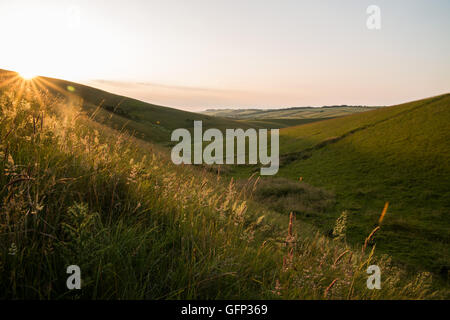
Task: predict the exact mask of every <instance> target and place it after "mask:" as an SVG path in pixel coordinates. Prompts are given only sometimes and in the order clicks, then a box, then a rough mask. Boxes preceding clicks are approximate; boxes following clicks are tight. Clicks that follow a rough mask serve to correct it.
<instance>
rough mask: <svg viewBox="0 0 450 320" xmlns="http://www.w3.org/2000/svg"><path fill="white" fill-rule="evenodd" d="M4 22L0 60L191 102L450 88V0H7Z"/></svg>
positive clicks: (408, 93)
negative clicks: (371, 9) (377, 17)
mask: <svg viewBox="0 0 450 320" xmlns="http://www.w3.org/2000/svg"><path fill="white" fill-rule="evenodd" d="M372 4H375V5H377V6H379V7H380V9H381V29H380V30H369V29H368V28H367V26H366V20H367V18H368V14H367V13H366V9H367V7H368V6H369V5H372ZM0 30H2V40H1V41H2V50H0V68H4V69H10V70H14V71H18V72H23V73H25V72H26V73H27V74H29V73H34V74H39V75H44V76H50V77H57V78H62V79H66V80H72V81H78V82H82V83H85V84H89V85H93V86H95V87H98V88H101V89H105V90H108V91H112V92H114V93H118V94H123V95H127V96H132V97H135V98H138V99H141V100H144V101H147V102H152V103H156V104H162V105H167V106H172V107H176V108H181V109H185V110H192V111H200V110H205V109H208V108H241V107H244V108H252V107H256V108H285V107H297V106H322V105H341V104H347V105H392V104H397V103H401V102H406V101H410V100H415V99H420V98H423V97H427V96H433V95H438V94H442V93H445V92H448V91H450V90H449V88H450V59H449V52H450V41H449V40H448V39H449V38H450V35H449V32H450V1H448V0H433V1H425V0H423V1H421V0H397V1H388V0H377V1H365V0H353V1H351V0H348V1H335V0H329V1H300V0H292V1H288V0H285V1H262V0H240V1H238V0H235V1H234V0H227V1H225V0H224V1H219V0H217V1H216V0H214V1H211V0H190V1H184V0H183V1H182V0H179V1H174V0H164V1H162V0H161V1H149V0H146V1H137V0H128V1H106V0H102V1H87V0H85V1H83V0H71V1H66V0H53V1H51V0H42V1H34V0H30V1H21V0H14V1H13V0H2V1H1V3H0Z"/></svg>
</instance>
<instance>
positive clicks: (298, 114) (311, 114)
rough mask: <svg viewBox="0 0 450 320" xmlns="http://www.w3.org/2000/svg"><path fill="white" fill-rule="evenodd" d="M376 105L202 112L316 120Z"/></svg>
mask: <svg viewBox="0 0 450 320" xmlns="http://www.w3.org/2000/svg"><path fill="white" fill-rule="evenodd" d="M375 108H376V107H367V106H324V107H320V108H315V107H295V108H283V109H238V110H236V109H209V110H206V111H204V112H202V114H205V115H210V116H218V117H226V118H232V119H248V120H254V119H258V120H260V121H262V120H267V119H271V120H279V121H281V120H290V121H293V120H294V119H295V120H298V119H304V120H308V119H309V120H310V121H313V120H316V121H317V120H318V119H328V118H336V117H342V116H346V115H349V114H353V113H359V112H365V111H370V110H373V109H375Z"/></svg>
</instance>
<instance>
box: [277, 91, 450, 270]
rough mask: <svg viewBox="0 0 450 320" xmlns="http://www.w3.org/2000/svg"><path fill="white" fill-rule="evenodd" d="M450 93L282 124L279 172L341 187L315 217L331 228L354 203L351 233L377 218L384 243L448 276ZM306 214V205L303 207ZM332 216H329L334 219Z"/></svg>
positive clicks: (385, 248)
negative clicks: (382, 215)
mask: <svg viewBox="0 0 450 320" xmlns="http://www.w3.org/2000/svg"><path fill="white" fill-rule="evenodd" d="M449 124H450V94H445V95H441V96H437V97H433V98H429V99H425V100H420V101H414V102H411V103H406V104H402V105H398V106H393V107H385V108H381V109H377V110H374V111H370V112H365V113H362V114H354V115H350V116H347V117H343V118H339V119H332V120H326V121H321V122H317V123H312V124H306V125H302V126H298V127H291V128H286V129H282V130H281V133H280V134H281V138H280V139H281V142H280V144H281V147H280V148H281V168H280V175H281V176H285V177H288V178H293V179H298V178H299V177H300V176H301V177H303V181H306V182H307V183H311V184H313V185H315V186H320V187H323V188H326V189H327V190H331V191H333V192H335V193H336V197H337V200H338V203H337V208H336V211H335V212H334V214H333V213H330V214H328V215H318V216H315V217H308V218H307V219H308V220H312V221H314V222H315V223H316V224H317V225H319V226H322V228H323V229H324V230H327V229H329V228H330V225H331V221H333V220H334V219H335V218H336V215H337V214H338V213H339V212H340V211H341V210H342V209H348V210H349V213H350V215H349V221H350V225H351V226H352V227H351V228H350V229H349V230H348V231H349V238H350V239H352V240H354V241H359V240H361V239H362V236H361V235H362V234H364V232H365V231H367V230H368V229H369V228H370V226H372V225H373V224H375V223H376V222H377V218H378V213H379V210H380V208H382V207H383V204H384V202H385V201H389V202H390V208H389V214H388V215H387V217H386V220H385V222H384V223H385V225H384V230H383V232H382V233H380V234H379V235H378V239H377V241H378V245H377V248H378V249H379V250H380V251H382V252H386V253H389V254H391V255H393V256H394V257H396V258H398V260H399V261H402V262H404V263H407V264H409V265H412V266H417V267H422V268H429V269H432V270H434V271H436V272H440V273H441V274H443V275H444V276H447V272H448V268H449V266H450V251H449V248H450V247H449V240H450V143H449V142H450V128H449ZM300 214H301V213H300ZM327 221H328V223H327Z"/></svg>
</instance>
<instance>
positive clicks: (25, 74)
mask: <svg viewBox="0 0 450 320" xmlns="http://www.w3.org/2000/svg"><path fill="white" fill-rule="evenodd" d="M19 75H20V76H21V77H22V78H23V79H24V80H31V79H33V78H35V77H36V76H37V75H36V74H34V73H32V72H19Z"/></svg>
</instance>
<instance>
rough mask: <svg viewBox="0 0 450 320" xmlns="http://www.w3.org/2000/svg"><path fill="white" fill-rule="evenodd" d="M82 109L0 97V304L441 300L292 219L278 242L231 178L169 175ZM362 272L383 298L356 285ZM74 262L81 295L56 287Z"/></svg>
mask: <svg viewBox="0 0 450 320" xmlns="http://www.w3.org/2000/svg"><path fill="white" fill-rule="evenodd" d="M26 92H27V91H26ZM80 110H81V109H79V108H77V106H76V105H74V104H73V103H68V101H63V100H58V99H55V98H54V97H53V96H52V95H50V94H48V93H34V94H32V93H31V91H28V93H27V94H26V95H25V96H23V97H19V96H18V94H17V91H16V90H10V91H6V92H4V93H3V94H2V96H1V98H0V172H1V176H0V200H1V207H0V288H1V291H0V297H1V298H8V299H16V298H19V299H20V298H37V299H78V298H82V299H179V298H185V299H198V298H202V299H224V298H233V299H239V298H242V299H243V298H247V299H268V298H272V299H273V298H283V299H323V298H326V299H330V298H332V299H376V298H382V299H391V298H413V299H417V298H427V297H433V296H436V297H439V293H436V292H435V293H434V294H431V292H429V290H428V281H429V275H426V274H419V275H417V277H412V278H411V277H409V276H407V275H406V274H405V273H404V272H403V271H402V270H400V269H397V268H395V267H393V266H392V265H391V264H390V263H389V259H387V258H377V257H376V256H375V255H374V254H373V252H374V251H373V250H371V251H370V252H365V251H364V252H360V251H359V250H352V248H350V247H348V246H347V244H346V243H345V239H344V240H342V241H332V240H329V239H326V238H324V237H323V236H321V235H319V234H318V233H317V234H315V235H314V236H313V237H311V236H310V234H309V233H308V234H302V225H298V224H297V223H296V222H295V216H294V214H292V215H291V217H290V221H289V226H288V234H287V238H286V225H287V223H288V221H285V218H284V216H282V215H278V214H276V213H273V212H271V211H270V210H268V209H266V208H265V207H263V206H261V205H259V204H257V203H254V202H253V201H252V200H251V199H248V198H247V197H246V196H245V194H243V193H242V192H240V189H239V188H237V187H236V185H235V183H234V182H233V181H231V182H227V181H224V180H223V178H221V177H220V176H218V175H214V174H212V173H210V172H208V171H207V170H198V169H196V168H192V167H187V166H184V167H183V166H182V167H176V166H174V165H172V164H171V162H170V160H169V159H168V157H167V155H166V153H165V152H164V150H161V149H160V148H158V147H157V146H154V145H150V144H148V143H145V142H143V141H141V140H138V139H136V138H133V137H132V136H130V135H128V134H127V133H125V132H120V131H115V130H112V129H108V128H107V127H103V126H101V125H99V124H98V123H96V122H94V121H92V119H90V118H89V117H87V116H86V115H84V114H83V113H82V112H81V111H80ZM366 246H372V245H371V243H370V241H368V242H367V244H366ZM372 248H374V246H373V247H372ZM344 253H345V256H344ZM369 263H376V264H377V265H379V266H380V268H381V269H382V272H383V273H382V277H383V282H382V289H381V290H368V289H367V288H366V279H367V275H366V274H365V269H364V268H365V267H366V266H367V265H369ZM72 264H75V265H78V266H80V268H81V275H82V289H81V290H72V291H71V290H68V289H67V288H66V279H67V276H68V275H67V274H66V268H67V266H69V265H72Z"/></svg>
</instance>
